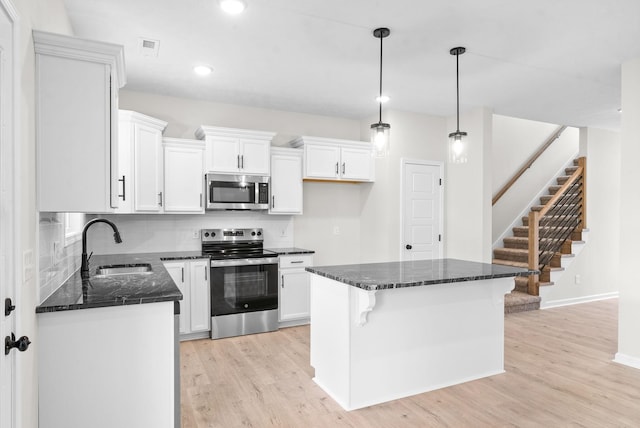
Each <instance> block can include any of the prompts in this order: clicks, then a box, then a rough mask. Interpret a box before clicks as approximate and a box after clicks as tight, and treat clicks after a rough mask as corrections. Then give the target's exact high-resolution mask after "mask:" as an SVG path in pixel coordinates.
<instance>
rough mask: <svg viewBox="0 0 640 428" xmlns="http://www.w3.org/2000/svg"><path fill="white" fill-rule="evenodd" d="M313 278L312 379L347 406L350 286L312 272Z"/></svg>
mask: <svg viewBox="0 0 640 428" xmlns="http://www.w3.org/2000/svg"><path fill="white" fill-rule="evenodd" d="M310 277H311V278H310V280H311V291H310V299H311V327H310V329H311V332H310V339H311V349H310V359H311V361H310V362H311V366H312V367H313V368H315V377H314V378H313V380H314V381H315V382H316V383H317V384H318V385H319V386H320V387H321V388H322V389H323V390H324V391H325V392H326V393H327V394H329V395H330V396H331V398H333V399H334V400H335V401H337V402H338V403H339V404H340V405H341V406H342V407H345V408H346V407H348V405H349V403H348V396H349V387H350V382H349V376H350V364H351V359H350V355H349V352H350V349H349V342H350V337H349V334H350V332H349V328H350V325H349V323H348V318H349V288H350V287H349V286H347V285H345V284H342V283H339V282H337V281H334V280H331V279H328V278H323V277H320V276H318V275H310Z"/></svg>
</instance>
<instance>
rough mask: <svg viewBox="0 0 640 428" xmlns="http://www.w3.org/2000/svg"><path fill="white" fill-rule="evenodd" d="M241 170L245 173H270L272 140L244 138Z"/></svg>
mask: <svg viewBox="0 0 640 428" xmlns="http://www.w3.org/2000/svg"><path fill="white" fill-rule="evenodd" d="M241 143H242V153H241V155H240V156H241V157H240V172H242V173H243V174H254V175H269V150H270V148H271V142H270V141H264V140H252V139H248V138H243V139H242V140H241Z"/></svg>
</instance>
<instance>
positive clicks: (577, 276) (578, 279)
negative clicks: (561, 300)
mask: <svg viewBox="0 0 640 428" xmlns="http://www.w3.org/2000/svg"><path fill="white" fill-rule="evenodd" d="M575 282H576V284H580V283H581V282H582V279H581V278H580V275H576V277H575Z"/></svg>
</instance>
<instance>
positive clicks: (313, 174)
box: [305, 144, 340, 180]
mask: <svg viewBox="0 0 640 428" xmlns="http://www.w3.org/2000/svg"><path fill="white" fill-rule="evenodd" d="M339 165H340V148H339V147H336V146H326V145H314V144H307V145H306V146H305V178H326V179H329V180H335V179H336V178H338V177H339V172H338V171H339V169H338V168H339Z"/></svg>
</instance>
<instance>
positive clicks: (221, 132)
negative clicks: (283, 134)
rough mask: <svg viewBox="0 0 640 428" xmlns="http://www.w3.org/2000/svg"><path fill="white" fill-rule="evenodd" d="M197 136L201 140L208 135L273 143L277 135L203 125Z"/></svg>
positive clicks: (267, 132) (197, 130)
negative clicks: (255, 139) (254, 139)
mask: <svg viewBox="0 0 640 428" xmlns="http://www.w3.org/2000/svg"><path fill="white" fill-rule="evenodd" d="M195 135H196V138H198V139H199V140H204V139H205V138H206V137H207V136H208V135H210V136H217V137H235V138H257V139H262V140H269V141H271V140H272V139H273V137H274V136H275V135H276V133H275V132H269V131H254V130H251V129H239V128H223V127H219V126H205V125H202V126H200V127H199V128H198V129H196V132H195Z"/></svg>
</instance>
